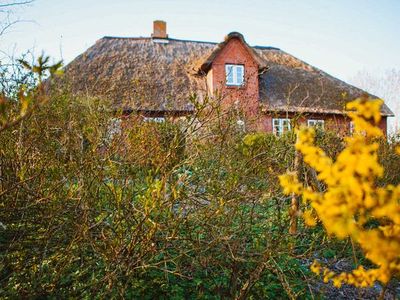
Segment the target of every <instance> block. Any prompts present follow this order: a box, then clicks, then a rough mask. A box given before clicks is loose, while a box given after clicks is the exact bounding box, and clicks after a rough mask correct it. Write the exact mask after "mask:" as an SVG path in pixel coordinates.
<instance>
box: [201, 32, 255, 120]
mask: <svg viewBox="0 0 400 300" xmlns="http://www.w3.org/2000/svg"><path fill="white" fill-rule="evenodd" d="M226 64H238V65H244V78H245V84H244V85H243V86H240V87H236V86H227V85H226V74H225V65H226ZM211 74H212V90H211V91H212V93H213V95H216V96H217V97H220V99H219V100H221V103H222V106H223V107H231V106H232V105H234V106H238V108H240V109H241V110H242V111H243V112H244V113H245V114H246V116H247V117H254V116H255V115H256V114H257V112H258V98H259V87H258V65H257V63H256V62H255V61H254V59H253V57H252V56H251V54H250V53H249V51H248V49H246V46H245V45H244V44H243V43H242V41H241V40H239V39H237V38H232V39H231V40H229V42H228V44H227V45H225V47H224V48H223V49H222V50H221V52H220V53H219V54H218V56H217V57H216V58H215V59H214V61H213V63H212V69H211ZM209 86H210V84H209Z"/></svg>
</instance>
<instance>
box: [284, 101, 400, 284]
mask: <svg viewBox="0 0 400 300" xmlns="http://www.w3.org/2000/svg"><path fill="white" fill-rule="evenodd" d="M382 103H383V101H382V100H380V99H376V100H367V99H357V100H355V101H353V102H351V103H348V105H347V109H349V110H350V112H349V113H348V115H349V117H350V118H351V119H352V121H353V123H354V129H355V132H354V134H353V135H352V136H349V137H346V138H345V143H346V147H345V149H344V150H343V151H342V152H341V153H339V155H338V156H337V158H336V159H335V160H333V159H331V158H330V157H328V156H327V155H326V154H325V153H324V151H323V150H321V149H320V148H319V147H316V146H315V145H314V144H315V143H314V137H315V132H314V130H313V129H312V128H305V129H301V130H300V131H299V132H298V141H297V143H296V149H297V150H298V151H299V152H300V153H301V154H302V155H303V159H304V162H305V163H307V164H308V165H309V166H311V167H312V168H314V169H315V170H316V171H317V174H318V177H317V178H318V179H319V180H320V181H322V182H323V183H324V184H325V187H326V188H325V190H324V191H315V190H313V189H312V188H311V187H309V186H305V185H303V184H302V183H300V181H299V180H298V178H297V177H296V176H295V174H294V173H288V174H285V175H282V176H280V178H279V179H280V183H281V185H282V187H283V192H284V193H286V194H296V195H299V196H301V197H302V201H303V203H304V204H309V207H310V209H308V210H306V211H305V212H303V218H304V220H305V223H306V224H307V225H309V226H314V225H316V224H317V222H318V221H320V222H321V223H322V224H323V226H324V228H325V229H326V231H327V233H328V234H329V235H333V236H336V237H338V238H340V239H344V238H348V237H350V238H351V239H352V240H353V241H354V242H356V243H357V244H358V245H359V246H360V248H361V249H362V250H363V253H364V255H365V257H366V258H368V259H369V260H370V261H371V262H372V263H373V264H374V265H375V267H374V268H370V269H365V268H364V267H362V266H360V267H358V268H357V269H355V270H353V271H352V272H350V273H341V274H336V273H334V272H332V271H330V270H329V269H327V268H325V267H322V266H321V265H320V264H319V263H318V262H317V261H316V262H314V263H313V265H312V266H311V270H312V271H313V272H314V273H317V274H320V275H322V276H323V278H324V281H325V282H328V281H332V282H333V284H334V285H335V286H337V287H340V286H341V285H342V284H343V283H347V284H352V285H355V286H357V287H366V286H372V285H373V284H374V282H375V281H380V282H382V283H384V284H386V283H387V282H388V281H389V280H390V279H391V278H392V277H393V276H394V275H396V274H400V204H399V203H400V202H399V199H400V185H397V186H394V185H388V186H385V187H378V186H377V185H376V183H375V181H376V179H378V178H380V177H381V176H382V175H383V172H384V169H383V167H382V166H381V165H380V163H379V161H378V154H377V151H378V148H379V146H378V143H377V142H376V138H377V137H381V136H383V133H382V131H381V130H380V129H379V127H378V126H377V125H378V123H379V121H380V119H381V114H380V107H381V105H382ZM398 152H399V151H398Z"/></svg>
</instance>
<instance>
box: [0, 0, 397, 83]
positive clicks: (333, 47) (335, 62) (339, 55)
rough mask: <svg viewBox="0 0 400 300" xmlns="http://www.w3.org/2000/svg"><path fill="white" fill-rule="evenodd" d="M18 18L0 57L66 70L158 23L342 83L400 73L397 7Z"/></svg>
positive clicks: (162, 3)
mask: <svg viewBox="0 0 400 300" xmlns="http://www.w3.org/2000/svg"><path fill="white" fill-rule="evenodd" d="M0 2H5V1H4V0H0ZM17 16H18V17H20V18H21V19H23V20H29V21H30V22H22V23H19V24H17V25H16V26H14V27H13V28H12V29H11V31H9V32H8V33H7V34H5V35H3V36H2V37H0V48H1V50H6V51H7V52H9V53H10V52H13V51H16V52H17V53H18V52H19V51H24V50H26V49H28V48H32V47H34V48H35V50H36V52H37V53H40V52H41V51H42V50H43V51H45V53H46V54H49V55H51V56H52V57H54V58H55V59H58V58H60V57H62V58H63V59H64V60H65V62H66V63H68V62H69V61H71V60H72V59H73V58H74V57H76V56H77V55H79V54H81V53H82V52H83V51H85V50H86V49H87V48H88V47H90V46H91V45H92V44H94V43H95V41H96V40H97V39H99V38H101V37H103V36H105V35H111V36H149V35H150V34H151V31H152V21H153V20H155V19H162V20H165V21H166V22H167V24H168V25H167V26H168V34H169V36H170V37H174V38H179V39H194V40H203V41H213V42H220V41H222V40H223V38H224V36H225V35H226V34H227V33H229V32H231V31H239V32H241V33H242V34H243V35H244V37H245V39H246V40H247V42H248V43H249V44H250V45H264V46H275V47H278V48H281V49H282V50H284V51H286V52H289V53H290V54H292V55H294V56H296V57H298V58H300V59H302V60H304V61H306V62H308V63H310V64H312V65H314V66H316V67H318V68H320V69H322V70H324V71H326V72H328V73H330V74H331V75H334V76H336V77H338V78H340V79H342V80H348V79H349V78H351V77H352V76H354V74H356V73H357V72H359V71H360V70H366V71H368V72H370V73H376V72H383V71H385V70H387V69H392V68H396V69H400V0H381V1H377V0H351V1H350V0H335V1H328V0H326V1H322V0H301V1H300V0H257V1H256V0H253V1H252V0H247V1H245V0H240V1H239V0H212V1H210V0H201V1H194V0H146V1H142V0H113V1H110V0H107V1H103V0H65V1H64V0H36V1H34V3H33V4H31V5H29V6H27V7H25V8H23V9H19V10H17V11H16V12H15V17H17Z"/></svg>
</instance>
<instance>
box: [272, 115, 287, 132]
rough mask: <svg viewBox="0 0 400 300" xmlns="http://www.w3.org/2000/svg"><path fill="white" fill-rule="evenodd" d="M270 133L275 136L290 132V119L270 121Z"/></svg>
mask: <svg viewBox="0 0 400 300" xmlns="http://www.w3.org/2000/svg"><path fill="white" fill-rule="evenodd" d="M272 131H273V133H275V134H276V135H282V134H283V133H284V132H287V131H290V119H272Z"/></svg>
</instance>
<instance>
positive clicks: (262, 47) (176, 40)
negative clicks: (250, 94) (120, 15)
mask: <svg viewBox="0 0 400 300" xmlns="http://www.w3.org/2000/svg"><path fill="white" fill-rule="evenodd" d="M102 39H121V40H152V39H153V38H152V37H145V36H111V35H105V36H103V37H102ZM163 40H169V41H174V42H188V43H200V44H210V45H218V44H220V42H210V41H200V40H190V39H189V40H186V39H177V38H165V39H163ZM250 48H254V49H260V50H281V49H280V48H278V47H273V46H260V45H254V46H250Z"/></svg>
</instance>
